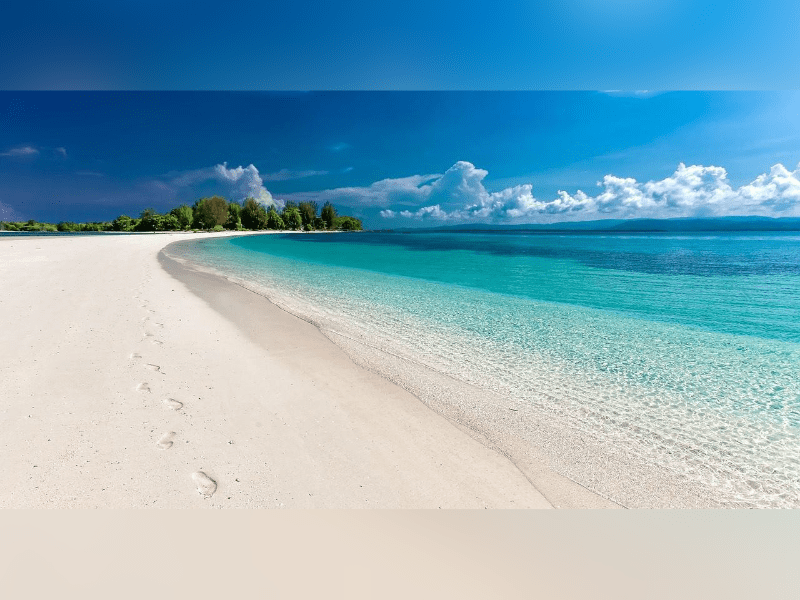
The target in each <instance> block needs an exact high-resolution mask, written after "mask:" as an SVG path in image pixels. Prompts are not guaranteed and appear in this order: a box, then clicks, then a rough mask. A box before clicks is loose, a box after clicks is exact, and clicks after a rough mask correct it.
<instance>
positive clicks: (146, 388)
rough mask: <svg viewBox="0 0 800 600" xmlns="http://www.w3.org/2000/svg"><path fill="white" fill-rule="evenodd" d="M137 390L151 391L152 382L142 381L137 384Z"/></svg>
mask: <svg viewBox="0 0 800 600" xmlns="http://www.w3.org/2000/svg"><path fill="white" fill-rule="evenodd" d="M136 391H137V392H149V391H150V384H149V383H147V382H142V383H140V384H139V385H137V386H136Z"/></svg>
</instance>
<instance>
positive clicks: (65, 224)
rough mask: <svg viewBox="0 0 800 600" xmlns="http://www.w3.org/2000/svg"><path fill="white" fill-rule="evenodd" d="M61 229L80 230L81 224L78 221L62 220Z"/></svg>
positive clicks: (59, 228) (59, 226)
mask: <svg viewBox="0 0 800 600" xmlns="http://www.w3.org/2000/svg"><path fill="white" fill-rule="evenodd" d="M58 230H59V231H80V230H81V226H80V225H78V224H77V223H73V222H72V221H61V223H59V224H58Z"/></svg>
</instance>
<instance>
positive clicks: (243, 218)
mask: <svg viewBox="0 0 800 600" xmlns="http://www.w3.org/2000/svg"><path fill="white" fill-rule="evenodd" d="M318 213H319V214H318ZM225 229H228V230H233V231H245V230H262V229H272V230H291V231H361V230H362V229H363V226H362V224H361V221H360V220H359V219H356V218H355V217H349V216H344V215H343V216H340V215H338V214H337V212H336V209H335V208H334V207H333V205H332V204H331V203H330V202H326V203H325V204H324V205H323V206H322V210H319V206H318V205H317V203H316V202H313V201H309V202H300V203H299V204H295V203H294V202H287V203H286V205H285V206H284V207H283V209H282V210H281V211H280V212H278V211H277V210H276V208H275V207H274V206H270V207H269V209H267V208H266V207H265V206H264V205H263V204H260V203H259V202H256V200H255V199H253V198H247V199H246V200H245V201H244V203H243V204H239V203H238V202H228V201H227V200H226V199H225V198H223V197H222V196H211V197H210V198H201V199H199V200H198V201H197V202H195V203H194V205H193V206H189V205H187V204H182V205H181V206H178V207H176V208H173V209H172V210H171V211H169V212H168V213H164V214H160V213H158V212H156V211H155V210H153V209H152V208H148V209H145V210H143V211H142V213H141V214H140V215H139V218H134V217H129V216H128V215H120V216H119V217H117V218H116V219H114V220H113V221H94V222H91V223H74V222H72V221H62V222H60V223H58V224H54V223H41V222H38V221H35V220H33V219H31V220H29V221H0V231H2V230H5V231H32V232H35V231H45V232H47V231H51V232H59V231H60V232H85V231H127V232H135V231H140V232H153V231H189V230H193V231H223V230H225Z"/></svg>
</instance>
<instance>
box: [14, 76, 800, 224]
mask: <svg viewBox="0 0 800 600" xmlns="http://www.w3.org/2000/svg"><path fill="white" fill-rule="evenodd" d="M460 161H461V162H460ZM798 162H800V93H798V92H769V93H767V92H739V93H733V92H704V93H698V92H681V93H661V94H653V93H639V94H635V93H600V92H569V93H568V92H472V93H466V92H429V93H422V92H310V93H304V92H299V93H277V92H159V93H154V92H0V210H4V211H5V214H4V215H3V217H1V218H8V217H9V216H11V215H13V216H14V217H15V218H36V219H42V220H56V221H58V220H64V219H73V220H87V219H110V218H113V217H115V216H117V215H119V214H120V213H123V212H124V213H127V214H132V215H137V214H138V213H139V212H140V211H141V210H142V209H144V208H146V207H154V208H156V209H158V210H167V209H169V208H171V207H173V206H175V205H177V204H178V203H180V202H184V201H185V202H189V203H191V202H193V201H194V200H195V199H197V198H198V197H200V196H201V195H204V194H211V193H221V194H224V195H225V196H227V197H228V198H231V199H241V198H243V197H244V196H246V195H254V196H259V194H260V195H261V197H262V199H263V200H265V201H269V193H271V195H272V196H274V198H275V199H276V201H277V202H278V203H280V202H281V201H283V200H286V199H292V200H300V199H304V198H312V199H317V200H318V201H319V202H320V203H322V202H323V201H325V200H331V201H332V202H333V203H334V204H335V205H336V206H337V207H339V208H340V211H341V212H348V213H351V214H356V215H358V216H361V217H362V218H364V219H365V221H366V223H367V224H368V225H369V226H371V227H387V226H398V225H415V224H417V225H423V224H424V225H432V224H438V223H439V222H444V221H450V222H459V221H492V222H541V221H553V220H563V219H585V218H590V217H591V218H602V217H630V216H684V215H688V214H737V213H740V212H742V211H740V210H738V208H737V207H739V206H743V207H748V210H746V211H744V212H747V213H748V214H769V215H772V216H789V215H795V214H796V212H797V209H798V208H799V207H800V196H798V197H797V198H796V199H795V195H794V194H795V193H797V194H800V187H798V186H800V182H798V181H797V175H798V173H796V172H795V169H796V167H797V165H798ZM680 163H684V164H685V165H686V166H687V167H692V166H693V165H695V166H698V167H697V169H695V171H691V170H688V171H687V170H684V171H681V172H680V174H676V169H678V168H679V164H680ZM776 164H782V165H783V166H784V167H785V168H786V171H787V173H786V174H781V173H777V174H775V173H773V175H772V176H771V179H768V180H764V181H761V183H760V184H758V186H757V189H756V188H752V186H751V187H747V189H745V190H739V188H740V187H741V186H747V184H750V183H751V182H753V181H754V180H756V178H757V177H758V176H759V175H762V174H765V173H769V172H770V169H771V168H772V167H773V166H774V165H776ZM218 165H219V166H218ZM223 165H227V166H226V167H223ZM249 165H253V167H252V168H249V169H248V167H249ZM238 167H243V168H244V169H243V170H239V171H236V169H237V168H238ZM711 167H722V168H724V169H725V170H726V173H725V174H724V175H721V173H720V171H719V170H718V169H717V170H713V169H711ZM698 169H699V170H698ZM443 174H444V177H443V176H442V175H443ZM426 175H429V176H430V177H428V178H427V179H424V178H423V177H421V176H426ZM608 175H613V176H614V177H617V178H622V180H623V181H617V180H608V181H607V182H606V184H605V185H603V186H598V185H597V183H598V182H599V181H602V180H603V179H604V177H606V176H608ZM776 178H777V179H776ZM259 179H260V181H259ZM383 180H389V181H383ZM632 180H635V181H633V182H632ZM381 181H383V183H380V182H381ZM376 182H379V183H376ZM648 182H651V183H650V184H649V185H650V187H647V186H648ZM659 182H660V183H659ZM795 183H797V184H798V186H796V185H795ZM526 184H528V185H529V187H526ZM726 186H727V187H726ZM560 190H561V191H564V192H566V194H567V195H568V197H569V198H566V199H564V198H562V200H561V201H558V198H559V195H558V192H559V191H560ZM579 190H581V191H583V192H584V193H585V194H586V196H587V197H589V198H591V199H592V200H585V199H583V197H582V196H580V194H579ZM267 191H268V192H269V193H267ZM602 194H605V195H604V196H603V195H602ZM601 196H602V197H601ZM565 202H566V204H565ZM433 206H438V207H439V209H438V210H436V209H434V208H431V207H433ZM426 207H428V208H426ZM469 207H471V208H469ZM421 209H422V210H421ZM420 210H421V212H420ZM742 210H744V209H742ZM381 211H389V212H384V213H383V215H381ZM403 211H406V213H405V216H402V215H401V213H402V212H403Z"/></svg>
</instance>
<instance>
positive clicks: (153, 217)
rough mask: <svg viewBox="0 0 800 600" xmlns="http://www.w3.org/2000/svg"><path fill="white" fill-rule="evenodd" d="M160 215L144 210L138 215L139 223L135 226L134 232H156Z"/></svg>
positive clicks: (149, 209) (150, 209)
mask: <svg viewBox="0 0 800 600" xmlns="http://www.w3.org/2000/svg"><path fill="white" fill-rule="evenodd" d="M161 221H162V219H161V215H159V214H158V213H157V212H156V211H155V210H154V209H152V208H145V209H144V210H143V211H142V214H141V215H139V223H137V224H136V226H135V230H136V231H158V230H159V229H162V227H161Z"/></svg>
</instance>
